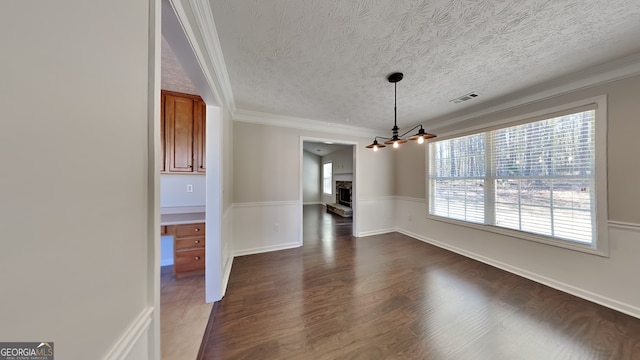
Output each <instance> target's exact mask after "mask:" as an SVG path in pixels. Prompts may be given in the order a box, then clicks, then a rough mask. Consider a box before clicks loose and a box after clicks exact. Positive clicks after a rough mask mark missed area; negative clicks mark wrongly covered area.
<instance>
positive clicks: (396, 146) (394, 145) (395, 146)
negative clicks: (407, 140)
mask: <svg viewBox="0 0 640 360" xmlns="http://www.w3.org/2000/svg"><path fill="white" fill-rule="evenodd" d="M398 146H400V145H398V141H394V142H393V147H394V148H396V149H397V148H398Z"/></svg>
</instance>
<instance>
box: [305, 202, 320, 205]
mask: <svg viewBox="0 0 640 360" xmlns="http://www.w3.org/2000/svg"><path fill="white" fill-rule="evenodd" d="M302 205H324V203H323V202H320V201H315V202H306V203H303V204H302Z"/></svg>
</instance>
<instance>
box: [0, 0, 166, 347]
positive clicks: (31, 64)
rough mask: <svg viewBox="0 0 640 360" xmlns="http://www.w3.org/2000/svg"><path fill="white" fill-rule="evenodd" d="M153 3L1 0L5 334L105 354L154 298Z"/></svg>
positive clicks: (0, 222) (0, 264)
mask: <svg viewBox="0 0 640 360" xmlns="http://www.w3.org/2000/svg"><path fill="white" fill-rule="evenodd" d="M151 7H153V6H151ZM149 14H150V3H149V2H148V1H118V2H113V1H98V2H95V1H94V2H86V1H82V0H65V1H50V2H47V1H45V2H39V3H37V4H35V3H32V2H28V1H26V2H25V1H10V2H6V3H3V9H2V11H1V12H0V43H1V44H2V66H3V75H2V81H1V82H0V88H1V89H2V96H1V97H0V107H1V108H2V110H3V120H2V121H0V157H1V159H2V164H3V168H4V170H3V173H2V176H1V177H0V178H1V180H0V184H1V185H0V199H2V200H1V201H0V229H1V230H0V232H1V233H2V239H3V241H2V251H0V284H2V301H1V302H2V306H0V323H1V324H3V325H2V326H0V339H2V341H40V340H52V341H54V342H55V355H56V358H60V359H86V358H88V357H91V358H96V359H98V358H103V357H104V356H106V355H107V353H108V352H109V351H110V349H111V348H112V347H113V346H114V344H115V343H116V342H117V341H118V340H119V339H120V337H121V336H122V335H123V334H124V333H125V332H126V330H127V329H128V328H129V326H130V325H131V324H132V323H133V322H134V320H135V319H136V318H138V316H139V315H140V314H141V313H143V311H144V310H145V309H146V308H147V306H148V305H149V304H152V303H153V300H152V299H150V298H149V295H150V294H148V293H147V292H148V289H149V285H148V272H147V270H148V269H147V265H148V264H147V259H148V253H149V252H150V251H151V252H152V251H153V250H151V249H150V247H149V245H148V241H150V239H152V238H153V233H150V232H149V231H150V230H149V229H150V228H151V227H150V226H149V213H150V212H153V210H150V209H152V208H151V207H150V206H149V204H153V199H150V198H149V195H150V194H149V193H148V189H149V183H150V179H149V177H148V169H149V166H150V160H149V126H148V124H149V121H150V119H149V111H150V110H149V101H150V95H149V94H150V90H149V88H150V85H151V86H153V84H154V82H153V80H152V79H150V78H149V76H150V74H149V51H150V43H149V37H150V35H149V33H150V30H149V24H150V19H149ZM152 120H153V121H154V122H155V120H156V119H152ZM157 121H159V119H157ZM158 123H159V122H158ZM152 159H153V157H152ZM151 166H153V164H151ZM156 205H157V204H156ZM139 350H145V349H140V348H138V349H137V350H136V351H139ZM143 352H144V351H143ZM88 354H90V355H88Z"/></svg>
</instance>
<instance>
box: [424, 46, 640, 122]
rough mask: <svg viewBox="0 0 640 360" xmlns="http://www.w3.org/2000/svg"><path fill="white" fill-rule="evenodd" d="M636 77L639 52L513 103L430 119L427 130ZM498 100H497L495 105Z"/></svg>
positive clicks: (533, 91)
mask: <svg viewBox="0 0 640 360" xmlns="http://www.w3.org/2000/svg"><path fill="white" fill-rule="evenodd" d="M636 75H640V53H637V54H633V55H630V56H626V57H623V58H621V59H618V60H615V61H611V62H608V63H605V64H601V65H598V66H594V67H591V68H588V69H586V70H582V71H578V72H575V73H572V74H569V75H566V76H561V77H559V78H556V79H554V80H551V81H548V82H545V83H543V84H540V85H537V86H534V87H531V88H529V89H525V90H523V91H522V92H520V93H521V94H522V95H521V96H517V97H516V98H514V99H513V100H509V101H506V102H501V103H498V104H496V105H493V106H488V107H484V108H482V109H480V110H477V111H473V112H470V113H467V114H463V115H458V116H455V115H454V116H453V117H446V116H445V117H440V118H439V119H438V118H436V119H431V120H430V121H427V123H429V122H434V125H432V126H430V128H431V129H432V130H437V129H440V128H443V127H446V126H451V125H455V124H457V123H460V122H464V121H467V120H471V119H474V118H478V117H480V116H485V115H489V114H494V113H498V112H501V111H505V110H509V109H513V108H516V107H519V106H524V105H528V104H531V103H535V102H538V101H542V100H545V99H549V98H553V97H556V96H560V95H564V94H568V93H571V92H575V91H578V90H582V89H586V88H589V87H593V86H596V85H601V84H605V83H608V82H612V81H616V80H622V79H625V78H629V77H632V76H636ZM499 101H500V98H498V99H497V100H496V101H494V102H499ZM443 119H444V120H443Z"/></svg>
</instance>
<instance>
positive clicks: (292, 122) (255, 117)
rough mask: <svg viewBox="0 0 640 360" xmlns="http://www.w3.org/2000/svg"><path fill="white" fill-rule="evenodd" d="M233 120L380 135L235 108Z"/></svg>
mask: <svg viewBox="0 0 640 360" xmlns="http://www.w3.org/2000/svg"><path fill="white" fill-rule="evenodd" d="M232 117H233V120H234V121H241V122H247V123H252V124H261V125H271V126H280V127H286V128H292V129H301V130H310V131H320V132H324V133H329V134H339V135H345V134H348V135H355V136H358V137H374V136H380V131H376V130H372V129H367V128H362V127H358V126H351V125H343V124H338V123H332V122H326V121H318V120H312V119H306V118H299V117H294V116H287V115H277V114H269V113H264V112H259V111H250V110H242V109H236V110H235V111H234V112H233V115H232Z"/></svg>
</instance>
